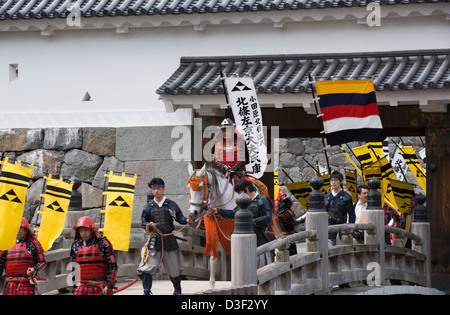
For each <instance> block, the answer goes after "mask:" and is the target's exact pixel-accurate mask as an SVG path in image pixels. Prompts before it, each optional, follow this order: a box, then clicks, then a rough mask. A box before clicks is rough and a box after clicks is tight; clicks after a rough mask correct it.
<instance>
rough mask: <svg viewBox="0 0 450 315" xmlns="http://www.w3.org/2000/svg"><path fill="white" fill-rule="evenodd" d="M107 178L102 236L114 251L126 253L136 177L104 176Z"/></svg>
mask: <svg viewBox="0 0 450 315" xmlns="http://www.w3.org/2000/svg"><path fill="white" fill-rule="evenodd" d="M105 177H107V178H108V189H107V191H106V192H103V194H104V195H106V207H105V209H104V210H102V211H101V212H102V213H104V214H105V224H104V227H103V229H100V230H101V231H103V236H105V237H107V238H108V240H109V241H110V242H111V244H112V245H113V248H114V250H121V251H128V248H129V245H130V231H131V218H132V213H133V200H134V188H135V185H136V179H137V175H134V177H127V176H126V174H125V173H122V175H121V176H117V175H113V172H112V171H110V172H109V174H105Z"/></svg>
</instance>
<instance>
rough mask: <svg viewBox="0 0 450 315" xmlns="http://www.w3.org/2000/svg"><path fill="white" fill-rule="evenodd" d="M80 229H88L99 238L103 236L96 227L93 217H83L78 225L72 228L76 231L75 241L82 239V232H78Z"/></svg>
mask: <svg viewBox="0 0 450 315" xmlns="http://www.w3.org/2000/svg"><path fill="white" fill-rule="evenodd" d="M79 227H87V228H89V229H91V230H92V231H94V235H95V237H97V238H99V237H100V236H101V235H100V233H99V232H98V230H97V228H96V227H95V223H94V220H93V219H92V218H91V217H81V218H79V219H78V222H77V225H74V226H73V227H72V228H73V229H74V230H75V238H74V240H75V241H76V240H79V239H81V235H80V232H79V231H78V228H79Z"/></svg>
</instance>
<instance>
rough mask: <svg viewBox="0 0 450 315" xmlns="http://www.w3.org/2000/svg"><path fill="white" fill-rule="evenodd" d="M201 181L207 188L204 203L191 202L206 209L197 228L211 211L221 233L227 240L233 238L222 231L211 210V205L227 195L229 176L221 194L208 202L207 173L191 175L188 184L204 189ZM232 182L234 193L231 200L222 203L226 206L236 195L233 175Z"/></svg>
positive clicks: (196, 188)
mask: <svg viewBox="0 0 450 315" xmlns="http://www.w3.org/2000/svg"><path fill="white" fill-rule="evenodd" d="M196 171H199V170H196ZM201 182H203V183H204V185H203V188H204V189H205V194H204V197H203V200H202V203H190V204H191V205H194V206H197V207H200V208H201V209H202V208H203V209H204V210H203V212H202V214H201V215H200V216H199V218H197V219H196V222H198V224H197V227H196V228H198V227H199V226H200V224H201V222H202V220H203V217H204V216H205V215H206V213H207V212H209V213H210V214H211V215H212V217H213V218H214V221H215V222H216V225H217V227H218V229H219V231H220V233H221V234H222V236H223V237H225V238H226V239H227V240H231V239H230V238H229V237H227V236H226V235H225V233H224V232H223V231H222V229H221V228H220V226H219V223H218V222H217V217H216V215H215V214H214V212H213V211H211V205H212V204H213V203H214V202H216V201H217V200H219V199H220V198H222V197H223V196H224V195H225V193H226V191H227V188H228V185H229V184H230V181H229V178H227V181H226V183H225V187H224V189H223V192H222V193H221V194H219V196H217V197H216V198H215V199H214V200H212V201H210V202H208V197H209V196H208V195H209V187H208V176H207V174H205V175H204V176H203V177H192V176H191V177H189V182H188V185H190V187H191V188H192V190H194V191H198V190H201V189H202V187H201V185H200V183H201ZM231 182H232V184H233V194H232V195H231V198H230V200H228V201H227V202H226V203H225V204H223V205H221V207H223V206H226V205H227V204H228V203H230V201H231V200H233V197H234V185H235V183H234V178H233V177H231Z"/></svg>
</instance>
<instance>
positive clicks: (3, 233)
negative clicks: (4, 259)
mask: <svg viewBox="0 0 450 315" xmlns="http://www.w3.org/2000/svg"><path fill="white" fill-rule="evenodd" d="M0 164H2V165H3V167H2V172H1V175H0V250H7V249H9V248H11V247H12V246H14V244H15V243H16V237H17V232H19V229H20V223H21V222H22V216H23V209H24V207H25V199H26V196H27V191H28V185H29V183H30V179H31V173H32V172H33V167H34V166H33V165H31V166H30V167H25V166H22V165H21V161H17V164H11V163H9V162H8V158H5V160H4V161H3V162H0Z"/></svg>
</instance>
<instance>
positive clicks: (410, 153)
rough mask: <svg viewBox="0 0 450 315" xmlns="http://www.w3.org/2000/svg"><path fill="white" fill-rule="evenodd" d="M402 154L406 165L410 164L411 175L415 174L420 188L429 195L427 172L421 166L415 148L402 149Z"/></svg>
mask: <svg viewBox="0 0 450 315" xmlns="http://www.w3.org/2000/svg"><path fill="white" fill-rule="evenodd" d="M400 153H401V154H402V155H403V158H404V159H405V162H406V164H408V167H409V170H410V171H411V173H413V175H414V177H415V178H416V180H417V182H418V183H419V185H420V188H422V190H423V191H424V192H425V194H426V193H427V178H426V173H425V170H424V169H423V168H422V166H421V165H420V163H419V160H418V159H417V156H416V153H415V152H414V149H413V147H411V146H404V147H401V148H400Z"/></svg>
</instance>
